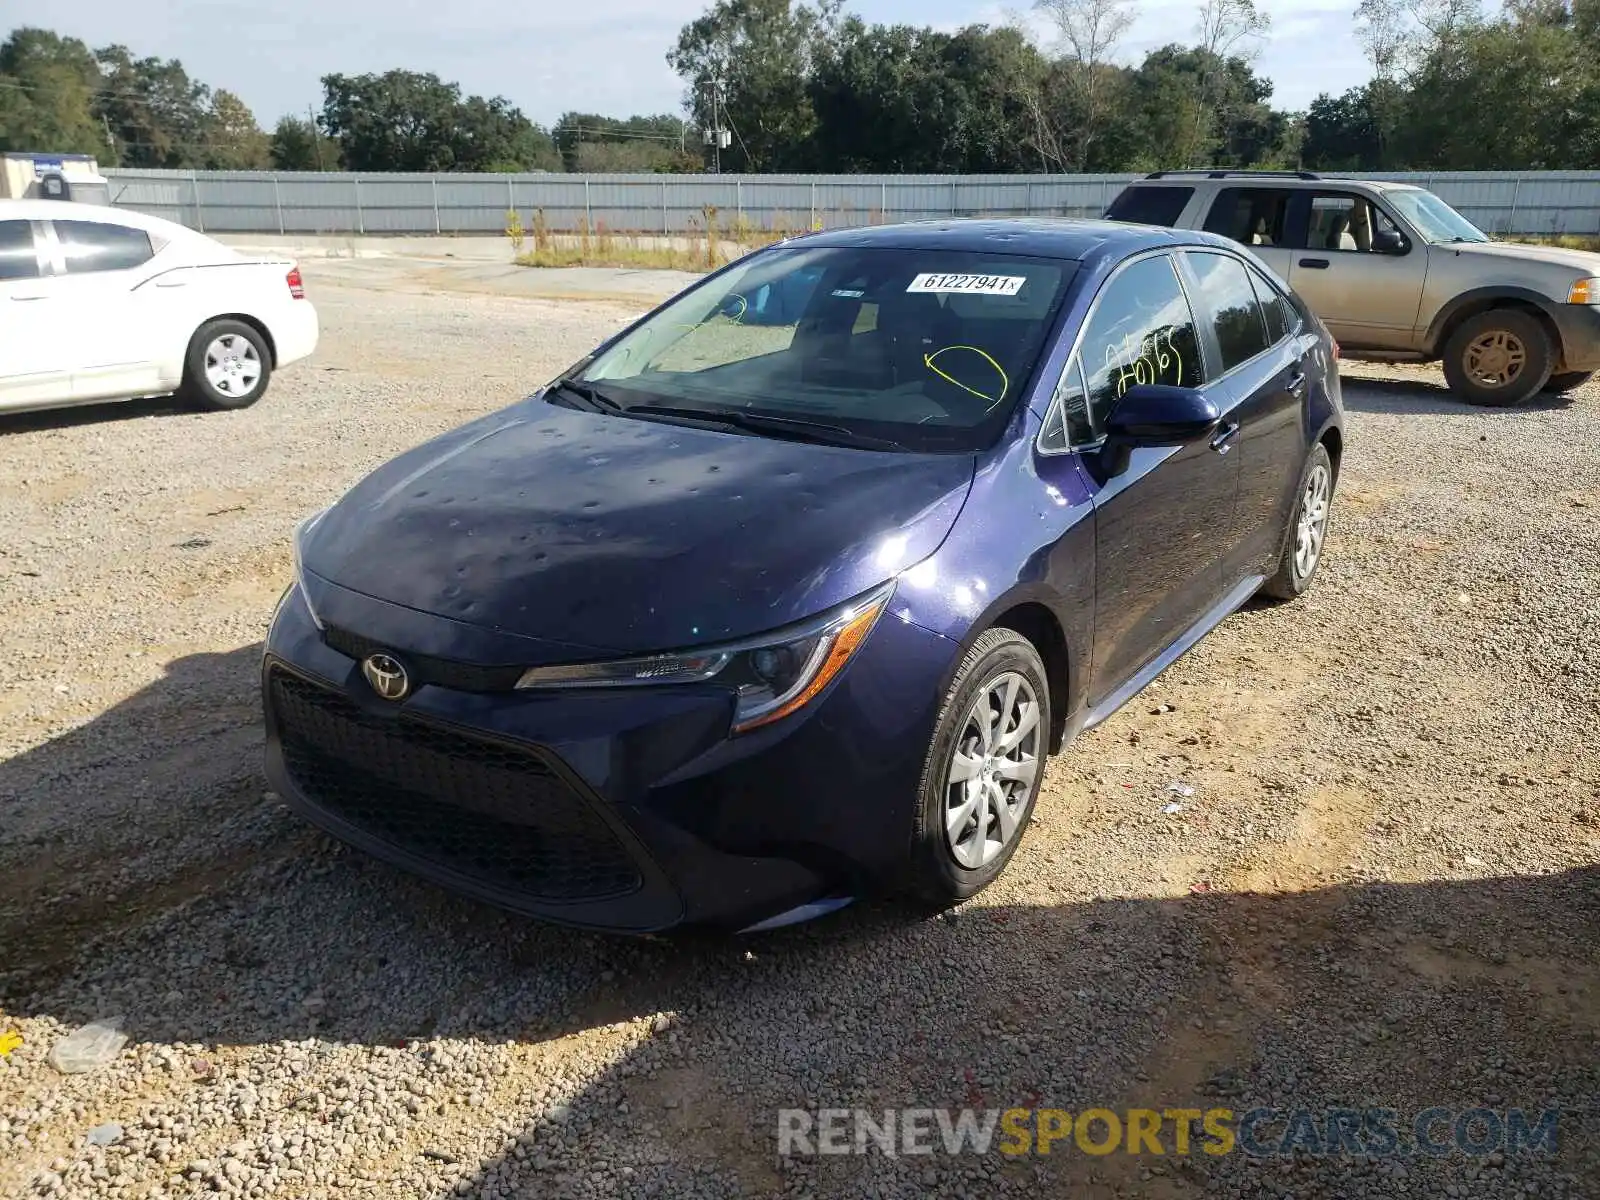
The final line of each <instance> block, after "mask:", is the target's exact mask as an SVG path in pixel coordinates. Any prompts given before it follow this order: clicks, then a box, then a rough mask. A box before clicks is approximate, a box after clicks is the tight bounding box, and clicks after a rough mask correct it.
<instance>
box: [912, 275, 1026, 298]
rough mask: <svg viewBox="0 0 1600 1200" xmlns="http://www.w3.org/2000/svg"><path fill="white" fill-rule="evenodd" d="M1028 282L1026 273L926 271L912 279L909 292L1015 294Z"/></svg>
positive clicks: (982, 294) (986, 294)
mask: <svg viewBox="0 0 1600 1200" xmlns="http://www.w3.org/2000/svg"><path fill="white" fill-rule="evenodd" d="M1027 282H1028V277H1027V276H1026V275H938V274H934V273H932V272H924V273H923V274H921V275H918V276H917V277H916V278H915V279H913V280H912V281H911V286H910V287H908V288H906V291H908V292H971V293H976V294H977V295H980V296H1015V295H1016V294H1017V293H1018V292H1020V291H1021V290H1022V285H1023V284H1025V283H1027Z"/></svg>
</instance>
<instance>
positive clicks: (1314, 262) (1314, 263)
mask: <svg viewBox="0 0 1600 1200" xmlns="http://www.w3.org/2000/svg"><path fill="white" fill-rule="evenodd" d="M1300 265H1301V266H1302V267H1306V268H1308V269H1309V270H1312V271H1326V270H1327V269H1328V260H1327V259H1325V258H1302V259H1301V260H1300Z"/></svg>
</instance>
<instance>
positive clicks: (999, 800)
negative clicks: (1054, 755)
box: [944, 671, 1041, 871]
mask: <svg viewBox="0 0 1600 1200" xmlns="http://www.w3.org/2000/svg"><path fill="white" fill-rule="evenodd" d="M1040 733H1041V731H1040V728H1039V698H1038V696H1037V695H1036V694H1035V693H1034V690H1033V685H1032V684H1031V683H1029V682H1028V680H1027V678H1026V677H1025V676H1023V675H1021V674H1019V673H1018V672H1016V671H1006V672H1005V673H1003V674H1001V675H997V676H996V677H995V678H994V679H992V680H990V681H989V683H988V684H986V685H985V686H984V688H983V690H982V691H981V692H979V693H978V696H977V698H976V699H975V700H974V701H973V703H972V707H971V709H969V710H968V712H967V717H966V720H965V722H963V724H962V727H961V732H960V734H959V735H958V736H957V737H956V740H955V745H954V748H953V749H952V751H951V759H950V769H949V772H948V774H947V776H946V779H947V781H948V782H947V786H946V789H945V812H944V818H945V840H946V844H947V845H948V846H949V848H950V853H951V855H952V856H953V857H954V858H955V860H956V862H958V863H959V864H960V865H961V866H963V867H965V868H966V869H967V870H969V871H972V870H977V869H978V868H979V867H982V866H984V865H985V864H986V863H990V862H993V861H994V859H995V858H996V857H997V856H998V855H999V854H1000V853H1001V852H1002V851H1003V850H1004V849H1005V848H1006V847H1007V846H1008V845H1009V844H1010V843H1011V842H1012V840H1013V839H1014V838H1015V837H1016V835H1017V828H1018V824H1019V822H1020V820H1021V818H1022V817H1023V815H1024V814H1025V813H1026V811H1027V806H1028V799H1029V796H1030V795H1031V794H1032V791H1033V784H1034V780H1035V779H1036V778H1037V777H1038V774H1039V757H1040V756H1039V751H1040V748H1041V742H1040Z"/></svg>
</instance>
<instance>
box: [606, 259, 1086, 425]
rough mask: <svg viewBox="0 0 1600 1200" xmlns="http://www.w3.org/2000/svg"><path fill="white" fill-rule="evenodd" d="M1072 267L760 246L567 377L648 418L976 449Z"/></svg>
mask: <svg viewBox="0 0 1600 1200" xmlns="http://www.w3.org/2000/svg"><path fill="white" fill-rule="evenodd" d="M1076 268H1077V264H1076V263H1074V262H1070V261H1060V260H1055V259H1041V258H1028V257H1015V256H1010V255H1000V254H988V253H976V252H963V251H954V250H940V251H931V250H911V249H899V248H883V247H861V246H852V247H815V248H804V247H791V248H787V249H773V250H767V251H763V252H759V253H756V254H753V255H751V256H750V257H749V258H748V260H745V261H744V262H742V263H741V264H740V265H738V266H736V267H734V268H733V269H731V270H729V271H726V272H724V273H723V274H721V275H719V276H717V277H715V278H712V279H709V280H707V281H706V282H705V283H703V284H701V285H700V286H698V287H695V288H693V289H691V290H690V291H688V292H686V293H685V294H684V295H683V296H681V297H679V298H678V299H677V300H675V301H673V302H672V303H671V304H669V305H667V306H666V307H665V308H663V309H662V310H661V311H660V312H658V313H656V314H655V315H654V316H653V317H651V318H649V319H648V320H647V321H645V322H644V323H643V324H642V325H640V326H639V327H638V328H637V329H634V330H633V331H632V332H630V333H628V334H627V335H626V336H625V337H623V338H622V339H621V340H620V341H618V342H617V343H616V344H615V345H614V346H612V347H610V348H609V349H607V350H605V351H603V352H602V353H600V354H599V355H597V356H596V357H595V359H594V360H593V361H592V362H591V363H590V364H589V365H588V366H587V368H586V369H585V370H584V371H583V373H582V374H581V375H580V376H577V377H576V378H577V379H578V381H579V382H580V383H582V384H586V385H589V386H590V387H591V389H592V390H593V391H595V392H597V393H599V394H600V395H601V396H602V397H603V399H604V400H606V401H609V402H611V403H614V404H616V405H620V406H622V407H623V408H624V409H634V410H636V411H638V412H640V413H643V414H645V415H648V413H649V410H650V409H651V408H656V409H664V408H665V409H673V410H676V411H677V412H678V413H679V414H681V413H682V411H683V410H685V409H693V410H696V411H701V412H704V413H706V414H708V415H711V416H715V415H716V414H727V415H729V416H730V418H732V417H738V418H748V421H747V426H754V427H757V428H759V429H760V430H761V431H762V432H765V433H767V434H768V435H770V436H783V435H785V434H787V435H790V436H793V435H796V434H799V433H805V434H808V435H810V436H813V437H814V438H815V440H829V431H832V433H833V434H834V435H835V440H838V441H840V443H841V444H857V445H859V444H863V441H862V439H868V438H870V439H876V440H877V442H878V444H883V445H888V444H890V443H892V444H893V445H894V446H895V447H898V448H901V449H907V450H917V451H933V452H958V451H970V450H976V449H979V448H982V447H984V446H986V445H989V444H990V443H992V442H993V440H994V438H995V437H996V436H998V434H999V431H1000V428H1001V427H1002V426H1003V425H1004V423H1005V421H1006V419H1007V417H1008V416H1009V414H1010V412H1011V411H1012V409H1013V407H1014V405H1015V402H1016V400H1017V397H1018V396H1020V395H1021V394H1022V392H1023V390H1024V389H1025V388H1026V386H1027V384H1028V381H1029V378H1030V376H1031V375H1032V374H1033V370H1034V367H1035V365H1036V363H1037V361H1038V359H1039V357H1040V352H1041V350H1042V349H1043V347H1044V345H1045V341H1046V339H1047V338H1048V337H1049V334H1050V331H1051V328H1052V327H1053V325H1054V321H1055V316H1056V313H1057V311H1058V310H1059V309H1060V306H1061V300H1062V297H1063V296H1064V295H1065V293H1066V291H1067V286H1068V284H1069V283H1070V282H1071V279H1072V276H1073V274H1074V272H1075V271H1076ZM760 418H782V421H781V422H777V421H771V420H768V421H766V422H765V423H764V424H763V423H762V422H761V421H760ZM851 435H855V437H854V439H853V440H852V438H851Z"/></svg>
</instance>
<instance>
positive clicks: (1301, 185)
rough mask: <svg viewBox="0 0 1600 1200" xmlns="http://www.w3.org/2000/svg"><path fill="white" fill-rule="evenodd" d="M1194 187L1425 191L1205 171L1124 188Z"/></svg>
mask: <svg viewBox="0 0 1600 1200" xmlns="http://www.w3.org/2000/svg"><path fill="white" fill-rule="evenodd" d="M1197 183H1214V184H1216V185H1217V186H1218V187H1219V188H1223V187H1237V188H1283V189H1284V190H1286V191H1288V190H1293V191H1316V190H1319V189H1323V188H1326V187H1328V186H1330V185H1332V186H1333V187H1351V186H1356V187H1369V188H1372V189H1373V190H1375V191H1379V192H1421V191H1426V190H1427V189H1425V188H1422V187H1419V186H1418V185H1416V184H1414V183H1401V182H1400V181H1399V180H1394V179H1358V178H1356V177H1355V176H1354V175H1317V176H1314V177H1312V178H1310V179H1299V178H1296V177H1294V176H1292V175H1281V174H1274V173H1272V172H1266V171H1224V170H1217V171H1206V172H1189V173H1185V172H1182V171H1171V172H1167V173H1165V174H1158V175H1150V176H1146V177H1145V178H1143V179H1134V180H1130V181H1129V182H1128V184H1127V186H1128V187H1130V188H1134V187H1140V188H1156V187H1167V188H1174V187H1186V188H1193V187H1194V186H1195V184H1197Z"/></svg>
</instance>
